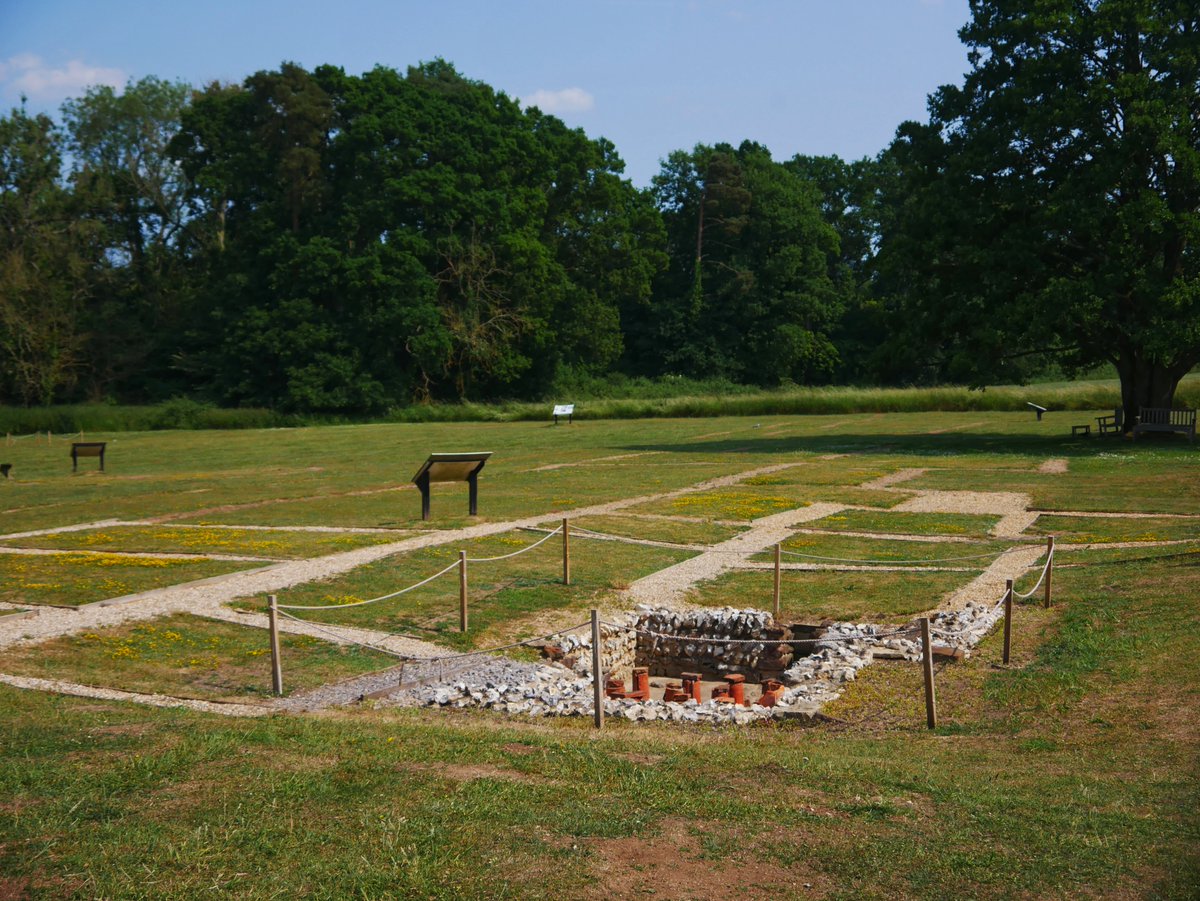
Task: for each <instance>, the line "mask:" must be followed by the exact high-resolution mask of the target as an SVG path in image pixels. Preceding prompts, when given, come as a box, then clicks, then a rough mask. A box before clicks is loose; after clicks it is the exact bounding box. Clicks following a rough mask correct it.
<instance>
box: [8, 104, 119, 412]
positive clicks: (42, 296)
mask: <svg viewBox="0 0 1200 901" xmlns="http://www.w3.org/2000/svg"><path fill="white" fill-rule="evenodd" d="M62 149H63V138H62V134H61V132H60V131H59V130H58V129H57V128H55V126H54V123H53V122H52V121H51V120H50V118H49V117H47V116H44V115H37V116H30V115H28V114H27V113H26V112H25V110H24V108H18V109H14V110H12V112H11V113H10V114H9V115H8V116H5V117H3V118H0V400H8V401H17V402H20V403H23V404H49V403H52V402H54V401H56V400H61V399H62V398H63V396H64V394H66V393H67V392H69V391H70V390H71V388H72V387H73V385H74V384H75V382H76V381H77V380H78V378H79V376H80V372H81V370H82V369H83V368H84V364H85V345H86V340H87V335H86V332H85V331H84V326H83V321H84V311H85V306H86V303H87V301H88V299H89V297H90V292H91V277H90V276H91V269H92V266H93V263H94V258H95V252H96V242H95V240H94V234H92V231H93V230H92V229H90V228H89V227H88V224H87V222H86V221H85V220H84V218H83V217H81V216H80V211H79V210H78V209H77V208H75V206H74V204H73V201H72V197H71V194H70V192H69V191H67V190H66V188H65V186H64V185H63V183H62V180H61V175H60V173H61V168H62Z"/></svg>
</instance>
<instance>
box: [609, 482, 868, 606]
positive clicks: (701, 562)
mask: <svg viewBox="0 0 1200 901" xmlns="http://www.w3.org/2000/svg"><path fill="white" fill-rule="evenodd" d="M844 509H846V508H845V505H844V504H830V503H818V504H812V505H811V506H808V507H801V508H799V509H797V510H785V511H783V512H782V513H774V514H772V515H771V516H764V517H762V518H761V519H756V520H754V521H753V523H752V524H751V526H750V529H749V530H748V531H745V532H743V533H742V534H740V535H735V536H734V537H733V538H730V539H728V540H726V541H722V542H720V543H719V544H715V545H713V546H712V547H711V548H709V549H708V550H706V551H705V552H704V553H702V554H700V555H698V556H696V557H692V558H690V559H688V560H684V561H682V562H680V563H676V564H675V565H674V566H668V567H667V568H666V569H660V570H659V571H658V572H656V573H651V574H650V575H648V576H645V577H644V578H641V579H638V580H637V581H636V582H634V583H633V585H632V586H630V588H629V589H628V590H627V591H625V592H624V598H625V600H626V601H627V602H629V603H630V604H651V605H656V606H666V607H669V606H674V605H676V604H678V603H679V602H680V601H682V600H683V597H684V595H686V594H687V592H688V590H689V589H691V588H692V586H693V585H695V584H696V583H698V582H706V581H709V580H711V579H715V578H717V577H718V576H719V575H721V573H723V572H724V571H725V570H727V569H729V568H730V567H731V566H733V565H734V564H735V563H736V562H738V561H739V560H742V561H744V560H746V558H748V557H749V556H750V555H752V554H757V553H760V552H761V551H765V550H766V549H767V548H769V547H771V546H773V545H775V544H778V543H779V542H781V541H783V540H785V539H786V538H788V537H790V536H791V534H792V531H793V526H795V525H796V524H797V523H801V522H811V521H812V520H814V519H821V518H822V517H825V516H830V515H832V514H834V513H837V512H839V511H841V510H844Z"/></svg>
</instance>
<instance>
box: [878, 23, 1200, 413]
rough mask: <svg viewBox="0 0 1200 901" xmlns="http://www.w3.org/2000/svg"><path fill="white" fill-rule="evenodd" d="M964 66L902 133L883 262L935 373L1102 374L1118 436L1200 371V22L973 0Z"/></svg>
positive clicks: (979, 377) (980, 376)
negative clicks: (1114, 387) (1046, 367)
mask: <svg viewBox="0 0 1200 901" xmlns="http://www.w3.org/2000/svg"><path fill="white" fill-rule="evenodd" d="M971 13H972V18H971V21H970V23H969V24H968V25H967V26H966V27H965V28H964V29H963V30H962V32H961V36H962V38H963V40H964V42H965V43H966V44H967V46H968V47H969V48H970V62H971V70H970V72H969V73H968V74H967V75H966V78H965V80H964V82H963V84H962V85H961V86H960V87H953V86H948V87H943V88H942V89H940V90H939V91H938V92H937V93H935V94H934V95H933V96H932V97H931V98H930V110H931V113H932V117H931V122H930V124H929V125H928V126H920V125H917V124H915V123H908V124H906V125H904V126H902V127H901V129H900V133H899V136H898V138H897V141H896V143H895V145H893V153H894V154H895V157H896V159H898V160H899V161H900V163H901V166H902V169H903V172H904V182H903V185H902V187H901V189H900V194H899V196H898V197H897V200H896V204H897V210H898V212H897V215H896V217H895V219H894V220H893V229H892V231H891V232H890V233H885V235H884V249H883V255H882V259H881V267H882V269H883V271H884V272H885V273H888V274H889V276H890V277H891V280H892V283H893V284H894V285H901V286H903V288H904V290H906V292H907V302H906V304H905V312H906V315H907V316H908V317H909V318H911V319H913V320H914V321H917V322H920V323H923V324H924V325H925V326H926V337H929V336H931V335H932V336H937V337H939V338H940V339H941V340H942V341H943V342H944V343H945V344H949V345H951V347H952V350H951V351H950V353H949V354H948V365H947V367H946V370H945V371H946V372H947V373H948V374H950V375H951V376H960V377H963V376H965V377H971V378H974V379H976V380H979V381H982V380H984V379H987V378H994V377H996V376H997V375H1002V374H1009V375H1011V374H1014V373H1015V374H1018V375H1019V374H1020V370H1019V368H1018V367H1016V366H1014V362H1015V361H1018V360H1020V359H1022V357H1023V355H1028V354H1035V353H1046V354H1050V355H1051V356H1052V357H1053V358H1054V359H1055V360H1057V361H1058V362H1059V363H1060V364H1061V365H1062V366H1063V367H1064V368H1065V369H1066V370H1067V371H1068V372H1069V371H1072V370H1074V369H1080V368H1084V367H1089V366H1094V365H1096V364H1097V363H1101V362H1104V361H1109V362H1111V363H1112V364H1113V365H1115V366H1116V368H1117V371H1118V373H1119V374H1120V378H1121V387H1122V399H1123V406H1124V409H1125V413H1126V422H1127V423H1131V422H1132V419H1133V416H1134V415H1136V413H1137V412H1138V408H1139V407H1140V406H1153V407H1166V406H1170V405H1171V403H1172V400H1173V396H1174V392H1175V388H1176V385H1177V384H1178V382H1179V380H1180V378H1181V377H1182V376H1183V375H1185V374H1186V373H1187V372H1188V371H1190V370H1191V369H1192V368H1193V367H1194V366H1195V365H1196V364H1197V362H1200V256H1198V254H1197V244H1196V242H1197V239H1198V238H1200V13H1198V10H1197V7H1196V5H1195V3H1194V2H1188V0H972V2H971Z"/></svg>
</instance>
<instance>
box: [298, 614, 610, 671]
mask: <svg viewBox="0 0 1200 901" xmlns="http://www.w3.org/2000/svg"><path fill="white" fill-rule="evenodd" d="M279 615H280V616H286V617H287V618H288V619H290V620H293V621H295V622H298V623H303V624H304V625H306V626H309V627H311V628H313V629H315V630H317V631H318V632H324V633H325V634H326V635H328V636H330V637H331V638H335V639H337V641H338V642H339V643H343V644H353V645H358V646H359V647H362V648H367V649H369V650H372V651H379V652H380V653H382V654H388V655H389V656H392V657H396V658H399V659H400V660H403V661H404V662H405V663H446V662H450V661H454V660H463V659H465V658H467V657H481V656H483V655H485V654H495V653H496V652H497V651H510V650H512V649H513V648H520V647H524V646H525V645H529V644H534V643H536V642H539V641H548V640H549V639H551V638H556V637H557V636H559V635H566V634H568V633H569V632H574V631H576V630H578V629H583V628H586V627H588V626H590V625H591V622H590V621H589V622H586V623H579V624H578V625H575V626H567V627H566V628H565V629H559V630H558V631H557V632H551V633H550V634H549V635H542V636H540V637H538V638H526V639H523V640H522V641H517V642H513V643H512V644H505V645H500V646H498V647H494V648H481V649H480V650H478V651H465V652H463V653H461V654H445V655H441V656H438V657H414V656H413V655H411V654H401V653H400V652H398V651H393V650H392V649H390V648H385V647H383V646H382V645H377V644H372V643H371V642H369V641H363V640H361V639H358V638H355V637H354V636H353V635H347V634H346V633H344V632H337V631H335V629H336V627H328V626H326V625H325V624H323V623H314V622H312V621H311V620H307V619H301V618H300V617H298V616H293V615H292V614H290V613H286V612H285V611H283V610H280V611H279ZM389 634H394V635H395V637H397V638H408V637H409V636H407V635H400V634H398V633H389Z"/></svg>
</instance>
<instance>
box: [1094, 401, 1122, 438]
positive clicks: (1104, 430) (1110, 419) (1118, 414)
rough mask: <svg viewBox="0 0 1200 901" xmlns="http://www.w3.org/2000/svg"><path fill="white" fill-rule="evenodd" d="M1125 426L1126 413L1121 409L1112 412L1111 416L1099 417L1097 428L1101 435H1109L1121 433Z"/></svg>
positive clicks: (1097, 418)
mask: <svg viewBox="0 0 1200 901" xmlns="http://www.w3.org/2000/svg"><path fill="white" fill-rule="evenodd" d="M1124 425H1125V411H1124V410H1122V409H1121V408H1120V407H1117V409H1115V410H1113V411H1112V415H1111V416H1097V417H1096V428H1097V429H1098V430H1099V432H1100V434H1101V435H1108V434H1110V433H1112V432H1119V431H1121V427H1122V426H1124Z"/></svg>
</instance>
